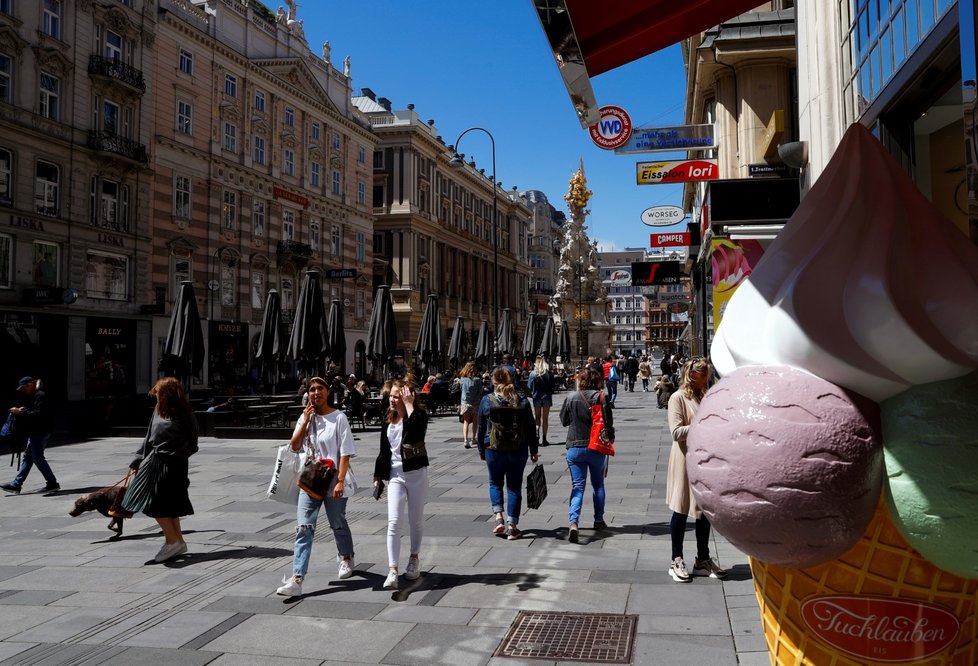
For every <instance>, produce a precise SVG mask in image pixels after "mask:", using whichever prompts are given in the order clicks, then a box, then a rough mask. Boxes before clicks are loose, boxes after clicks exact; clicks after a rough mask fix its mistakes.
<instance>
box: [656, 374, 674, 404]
mask: <svg viewBox="0 0 978 666" xmlns="http://www.w3.org/2000/svg"><path fill="white" fill-rule="evenodd" d="M675 391H676V386H675V384H673V383H672V380H671V379H669V377H668V375H662V376H661V377H659V379H658V380H657V381H656V382H655V399H656V404H657V405H658V407H659V409H665V408H666V405H668V404H669V398H670V397H671V396H672V394H673V393H674V392H675Z"/></svg>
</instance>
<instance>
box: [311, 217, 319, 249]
mask: <svg viewBox="0 0 978 666" xmlns="http://www.w3.org/2000/svg"><path fill="white" fill-rule="evenodd" d="M321 242H322V238H321V236H320V232H319V220H313V221H312V222H310V223H309V245H310V246H311V247H312V251H313V252H319V245H320V243H321Z"/></svg>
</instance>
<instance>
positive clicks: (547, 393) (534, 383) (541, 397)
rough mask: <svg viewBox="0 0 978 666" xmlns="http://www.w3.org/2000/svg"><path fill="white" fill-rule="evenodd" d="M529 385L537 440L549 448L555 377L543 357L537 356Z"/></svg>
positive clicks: (528, 381)
mask: <svg viewBox="0 0 978 666" xmlns="http://www.w3.org/2000/svg"><path fill="white" fill-rule="evenodd" d="M527 385H528V386H529V389H530V399H531V400H532V401H533V418H534V420H535V421H536V426H537V438H538V440H539V441H540V444H541V446H549V445H550V442H548V441H547V431H548V430H549V429H550V408H551V407H552V406H553V404H554V376H553V373H551V372H550V364H549V363H547V359H545V358H544V357H543V356H537V359H536V363H534V364H533V371H532V372H531V373H530V377H529V379H528V380H527Z"/></svg>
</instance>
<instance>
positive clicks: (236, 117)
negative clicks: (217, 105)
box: [221, 105, 241, 124]
mask: <svg viewBox="0 0 978 666" xmlns="http://www.w3.org/2000/svg"><path fill="white" fill-rule="evenodd" d="M221 118H223V119H224V120H227V121H229V122H232V123H235V124H237V123H238V122H240V120H241V113H240V112H239V111H238V109H237V107H234V106H223V105H222V106H221Z"/></svg>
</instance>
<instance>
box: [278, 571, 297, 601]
mask: <svg viewBox="0 0 978 666" xmlns="http://www.w3.org/2000/svg"><path fill="white" fill-rule="evenodd" d="M282 583H283V585H282V587H280V588H278V589H277V590H275V594H280V595H282V596H283V597H299V596H302V576H286V577H285V578H283V579H282Z"/></svg>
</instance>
